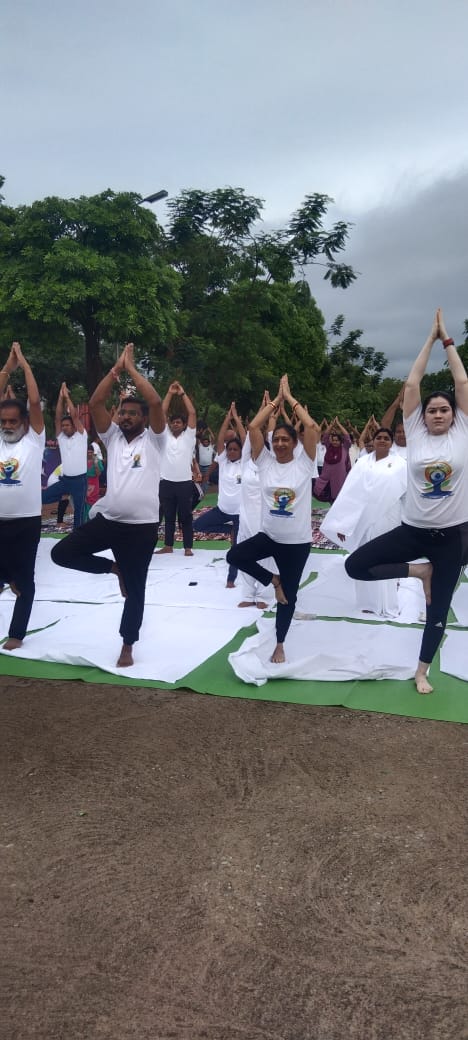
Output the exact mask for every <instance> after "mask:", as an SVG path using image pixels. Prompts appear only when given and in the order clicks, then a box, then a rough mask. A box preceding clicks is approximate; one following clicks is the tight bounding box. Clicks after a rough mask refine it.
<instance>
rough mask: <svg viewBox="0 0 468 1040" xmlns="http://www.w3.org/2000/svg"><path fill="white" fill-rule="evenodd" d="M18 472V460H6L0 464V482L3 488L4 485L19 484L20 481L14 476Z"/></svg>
mask: <svg viewBox="0 0 468 1040" xmlns="http://www.w3.org/2000/svg"><path fill="white" fill-rule="evenodd" d="M18 470H19V461H18V459H7V460H6V462H0V481H1V483H2V484H3V486H5V485H6V484H10V485H11V484H16V485H18V484H21V481H20V480H19V479H17V478H16V476H15V474H16V473H17V472H18Z"/></svg>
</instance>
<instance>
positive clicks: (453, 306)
mask: <svg viewBox="0 0 468 1040" xmlns="http://www.w3.org/2000/svg"><path fill="white" fill-rule="evenodd" d="M467 38H468V4H467V3H466V0H445V2H442V0H236V2H233V0H199V2H198V3H195V0H166V3H163V2H162V0H132V2H128V0H126V2H125V3H124V2H123V0H74V2H73V3H71V2H70V0H42V2H41V4H37V0H5V2H4V4H3V6H2V13H1V15H0V40H1V43H0V51H1V53H0V56H1V63H0V64H1V70H2V71H1V77H2V81H3V82H2V114H1V117H0V126H1V143H2V160H1V164H0V170H1V172H2V173H3V174H4V175H5V176H6V178H7V180H6V185H5V188H4V194H5V196H6V201H7V202H8V203H9V204H11V205H19V204H21V203H29V202H32V201H33V200H34V199H37V198H42V197H44V196H45V195H61V196H77V195H82V194H85V195H87V194H92V193H95V192H99V191H101V190H103V189H105V188H107V187H111V188H113V189H114V190H133V191H138V192H141V194H142V195H146V194H149V193H150V192H153V191H156V190H158V189H159V188H166V189H167V190H168V192H169V194H170V195H173V194H176V193H177V192H178V191H180V190H181V189H182V188H191V187H197V188H207V189H210V188H216V187H220V186H224V185H227V184H231V185H234V186H241V187H243V188H245V190H246V191H247V192H249V193H251V194H254V195H259V196H261V197H262V198H264V199H265V212H264V216H265V220H267V221H268V223H272V224H277V225H279V226H281V224H282V223H283V222H285V221H286V220H287V219H288V217H289V215H290V214H291V213H292V212H293V211H294V210H295V209H296V208H297V206H298V205H299V204H300V203H301V201H302V199H303V198H304V196H305V195H306V194H310V193H312V192H315V191H318V192H323V193H325V194H328V195H330V196H332V197H333V199H334V200H335V204H334V205H333V206H332V207H331V208H330V211H329V221H330V223H331V222H334V221H335V220H337V219H345V220H348V221H350V222H352V223H353V225H354V227H353V229H352V232H351V235H350V240H349V247H348V249H347V251H346V254H345V256H344V259H345V260H346V261H347V262H350V263H352V264H353V265H354V266H355V268H356V269H357V270H358V271H359V272H360V277H359V279H358V281H357V282H356V283H355V284H354V286H353V287H352V288H350V289H348V290H346V291H344V292H343V291H341V290H330V289H329V288H328V285H327V284H326V283H324V282H322V281H321V274H320V269H316V270H315V271H314V272H313V273H312V275H311V285H312V289H313V293H314V295H315V297H316V299H317V302H318V304H319V306H320V307H321V309H322V310H323V312H324V314H325V316H326V320H327V323H329V322H331V321H332V320H333V318H334V317H335V316H336V315H337V314H339V313H343V314H345V316H346V327H347V328H348V329H349V328H361V329H363V331H364V342H365V343H366V344H367V345H369V346H374V347H375V348H376V349H378V350H383V351H384V352H385V354H386V355H387V357H388V359H389V366H388V369H387V374H388V375H395V376H400V375H401V376H404V374H405V372H406V371H407V369H408V364H409V361H410V359H411V358H412V357H413V356H414V353H415V351H416V348H417V347H418V346H419V344H420V343H421V342H422V341H423V339H424V338H425V333H426V329H427V328H428V327H429V325H430V323H431V318H432V311H433V310H434V308H435V307H436V306H437V305H438V304H441V305H442V306H443V307H444V309H445V313H446V320H447V326H448V328H449V331H450V333H451V334H452V335H453V336H454V338H455V340H456V341H458V342H460V341H461V340H462V338H463V326H464V319H465V318H468V298H467V295H468V293H467V285H468V282H467V266H468V265H467V250H468V246H467V243H468V205H467V197H468V134H467V132H466V131H467V98H468V63H467V61H466V41H467ZM157 213H158V216H159V218H160V219H161V220H162V221H163V220H164V214H165V207H164V204H161V203H159V204H158V210H157ZM439 367H440V359H439V355H437V357H436V363H435V364H434V365H433V368H439Z"/></svg>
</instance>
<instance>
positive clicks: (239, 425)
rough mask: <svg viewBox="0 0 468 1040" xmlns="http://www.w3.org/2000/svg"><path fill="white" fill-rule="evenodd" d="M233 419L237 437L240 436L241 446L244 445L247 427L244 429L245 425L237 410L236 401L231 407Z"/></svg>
mask: <svg viewBox="0 0 468 1040" xmlns="http://www.w3.org/2000/svg"><path fill="white" fill-rule="evenodd" d="M231 417H232V421H233V423H234V427H235V430H236V433H237V436H238V438H239V440H240V442H241V444H243V443H244V441H245V437H246V433H245V427H244V424H243V422H242V420H241V418H240V415H238V412H237V408H236V402H235V401H233V402H232V405H231Z"/></svg>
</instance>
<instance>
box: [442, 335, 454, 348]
mask: <svg viewBox="0 0 468 1040" xmlns="http://www.w3.org/2000/svg"><path fill="white" fill-rule="evenodd" d="M442 344H443V346H444V347H445V349H446V348H447V347H454V346H455V343H454V342H453V339H452V338H451V337H450V336H449V338H448V339H443V340H442Z"/></svg>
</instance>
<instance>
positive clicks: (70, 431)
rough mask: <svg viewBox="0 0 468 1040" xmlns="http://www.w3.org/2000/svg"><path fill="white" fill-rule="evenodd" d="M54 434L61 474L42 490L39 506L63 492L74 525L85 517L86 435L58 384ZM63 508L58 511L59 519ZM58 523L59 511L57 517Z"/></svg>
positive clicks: (70, 400)
mask: <svg viewBox="0 0 468 1040" xmlns="http://www.w3.org/2000/svg"><path fill="white" fill-rule="evenodd" d="M55 436H56V437H57V441H58V446H59V448H60V458H61V460H62V474H61V476H60V477H59V479H58V480H57V481H55V483H54V484H51V486H50V487H48V488H46V489H45V491H43V492H42V505H50V503H51V502H60V500H61V498H62V496H63V495H71V497H72V499H73V527H74V528H77V527H79V526H80V524H82V523H83V521H84V518H85V502H86V488H87V485H88V480H87V476H86V471H87V468H88V463H87V452H88V435H87V433H86V430H85V428H84V426H83V423H82V422H81V421H80V419H79V418H78V412H77V410H76V408H75V406H74V404H73V401H72V399H71V397H70V394H69V392H68V387H67V384H66V383H62V385H61V387H60V393H59V396H58V400H57V407H56V409H55ZM64 513H65V510H64V511H63V513H62V519H63V515H64ZM57 519H58V521H59V522H60V514H58V517H57Z"/></svg>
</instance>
